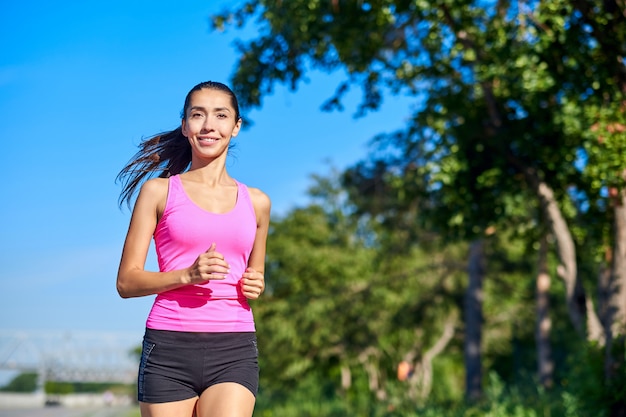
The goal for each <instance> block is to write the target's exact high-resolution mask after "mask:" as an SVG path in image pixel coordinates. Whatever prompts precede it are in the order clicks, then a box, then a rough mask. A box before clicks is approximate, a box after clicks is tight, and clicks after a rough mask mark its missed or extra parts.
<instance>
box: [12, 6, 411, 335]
mask: <svg viewBox="0 0 626 417" xmlns="http://www.w3.org/2000/svg"><path fill="white" fill-rule="evenodd" d="M232 4H236V2H233V1H224V0H220V1H211V0H204V1H198V0H190V1H185V2H172V1H143V0H142V1H128V0H127V1H120V0H111V1H107V2H95V1H92V0H86V1H83V2H75V1H69V0H60V1H55V2H48V1H41V0H35V1H31V2H17V1H11V2H8V1H7V2H3V5H2V12H1V13H0V140H1V143H2V152H0V164H1V166H2V170H3V172H4V175H3V181H2V182H3V187H2V204H1V205H0V214H1V216H2V220H3V227H2V229H3V230H2V239H0V261H1V265H2V269H0V274H1V275H0V279H1V280H2V284H1V285H2V300H3V301H2V303H0V320H1V321H0V329H8V330H24V331H38V330H62V331H72V330H76V331H83V330H89V331H92V330H95V331H107V332H109V331H110V332H116V331H120V332H137V333H138V334H141V333H142V332H143V326H144V322H145V318H146V315H147V313H148V310H149V308H150V305H151V302H152V297H144V298H137V299H129V300H122V299H121V298H119V297H118V295H117V293H116V291H115V277H116V272H117V266H118V262H119V256H120V252H121V248H122V244H123V240H124V237H125V233H126V229H127V227H128V221H129V218H130V211H129V210H128V209H126V208H125V207H124V208H123V209H120V208H119V207H118V205H117V201H118V196H119V192H120V186H119V185H118V184H116V183H115V176H116V175H117V173H118V172H119V170H120V169H121V168H122V166H123V165H124V164H125V163H126V162H127V161H128V160H129V159H130V158H131V156H132V155H133V154H134V153H135V151H136V150H137V144H138V143H139V141H140V140H141V138H142V137H146V136H149V135H151V134H153V133H157V132H160V131H163V130H169V129H171V128H173V127H175V126H177V125H178V123H179V119H178V116H179V113H180V110H181V107H182V103H183V99H184V96H185V94H186V93H187V91H188V90H189V89H190V88H191V87H192V86H193V85H195V84H196V83H198V82H200V81H205V80H217V81H222V82H226V83H228V80H229V78H230V75H231V74H232V73H233V71H234V68H235V59H236V51H235V49H234V46H233V40H234V39H235V38H236V37H240V38H243V39H246V38H250V37H253V36H254V32H253V28H248V29H246V30H245V31H242V32H238V31H236V30H235V29H232V30H228V31H227V32H225V33H215V32H210V28H209V24H208V16H210V15H211V14H212V13H214V12H217V11H220V10H222V8H223V7H224V6H225V5H232ZM340 76H341V74H335V75H327V74H320V73H314V74H312V76H311V77H310V79H311V81H310V82H308V83H306V84H302V85H301V87H300V88H299V89H298V91H297V92H295V93H291V92H289V91H287V90H286V89H284V88H277V89H276V91H275V93H274V94H273V95H272V96H271V97H268V98H267V99H266V100H265V102H264V105H263V108H262V109H260V110H255V111H253V112H252V113H250V114H245V113H244V118H245V117H246V116H249V117H251V118H252V119H253V120H254V126H252V127H251V128H250V129H247V130H244V131H242V133H240V135H239V136H238V137H237V138H236V143H237V148H236V151H235V153H234V154H233V155H232V156H231V157H230V162H229V164H228V170H229V172H230V174H231V175H232V176H234V177H235V178H237V179H239V180H240V181H242V182H244V183H247V184H248V185H250V186H254V187H258V188H261V189H262V190H263V191H265V192H266V193H267V194H268V195H269V196H270V198H271V199H272V201H273V209H274V210H273V211H274V213H275V214H284V213H286V212H288V210H290V209H291V208H293V207H295V206H298V205H304V204H306V202H307V200H306V194H305V193H306V189H307V188H308V186H309V185H310V184H311V183H310V179H309V178H310V175H311V174H313V173H318V174H325V173H327V172H328V171H329V164H332V165H333V166H335V167H338V168H344V167H346V166H348V165H350V164H352V163H353V162H356V161H357V160H359V159H361V158H362V157H364V156H365V155H366V151H367V144H368V142H369V140H370V139H371V138H372V137H373V136H374V135H375V134H377V133H381V132H391V131H393V130H396V129H398V128H400V127H401V126H402V122H403V119H404V117H406V116H407V115H408V114H409V109H408V108H407V106H408V104H407V103H408V101H407V100H406V99H402V98H392V97H390V98H388V99H387V100H386V103H385V105H384V106H383V108H382V109H381V111H379V112H377V113H374V114H371V115H369V116H367V117H366V118H361V119H353V117H352V114H353V112H354V110H355V104H356V101H357V100H358V98H359V93H358V91H356V92H355V94H354V95H352V96H349V101H348V103H347V104H348V105H347V110H346V111H345V112H334V113H324V112H321V111H320V106H321V104H322V103H323V101H324V99H326V98H328V97H330V96H331V95H332V93H333V91H334V88H335V86H336V85H337V83H338V80H339V79H340V78H339V77H340ZM147 267H148V268H151V269H153V268H154V267H155V262H154V257H152V256H151V258H150V259H149V260H148V264H147Z"/></svg>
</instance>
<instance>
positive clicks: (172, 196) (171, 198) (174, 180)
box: [165, 174, 183, 208]
mask: <svg viewBox="0 0 626 417" xmlns="http://www.w3.org/2000/svg"><path fill="white" fill-rule="evenodd" d="M181 191H183V185H182V182H181V181H180V176H179V175H178V174H176V175H172V176H171V177H169V178H168V189H167V199H166V201H165V207H166V208H167V207H168V206H170V205H171V204H172V203H174V202H176V201H177V200H178V198H180V195H181Z"/></svg>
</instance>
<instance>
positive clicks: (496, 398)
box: [0, 0, 626, 416]
mask: <svg viewBox="0 0 626 417" xmlns="http://www.w3.org/2000/svg"><path fill="white" fill-rule="evenodd" d="M5 3H6V2H5ZM0 23H1V24H0V48H1V49H0V50H1V51H2V54H0V91H1V93H0V115H1V116H0V117H1V118H2V123H1V124H0V137H2V140H3V143H4V144H5V145H4V146H5V151H4V152H2V153H1V154H0V162H1V163H2V166H3V167H4V168H5V170H6V171H5V172H6V175H5V181H4V184H5V186H4V187H3V190H4V195H5V197H4V198H3V201H4V204H2V206H1V209H0V210H2V211H1V212H0V213H2V215H3V218H4V219H5V226H4V227H3V232H2V236H3V239H2V241H1V243H0V245H2V247H0V254H1V255H0V256H1V257H2V265H3V270H2V273H1V274H2V275H1V278H0V279H2V289H3V295H4V297H3V302H2V303H0V320H1V322H0V386H4V388H3V390H4V391H5V393H6V395H7V397H1V396H0V400H2V401H0V402H2V404H0V408H3V407H4V408H11V407H13V408H16V407H17V408H19V407H21V408H24V407H27V406H30V405H29V404H30V403H28V401H29V400H25V399H23V398H21V397H16V396H15V394H16V393H18V392H20V393H29V392H31V391H32V392H35V393H37V395H38V396H37V399H36V401H37V404H44V403H48V404H56V405H59V404H60V405H66V406H67V405H68V404H69V400H68V398H69V395H73V394H78V393H89V394H90V395H93V396H94V397H93V398H92V399H91V401H92V402H95V403H96V404H97V406H99V407H106V406H109V405H111V404H113V403H114V402H115V404H116V405H120V406H123V407H125V410H126V408H128V410H129V412H130V413H133V412H136V410H135V408H134V405H133V402H132V398H133V395H134V394H133V393H132V390H133V389H134V388H133V386H132V385H133V383H132V379H133V378H134V376H133V375H134V374H133V372H135V371H134V369H135V368H136V361H137V347H138V346H139V344H140V342H141V336H142V333H143V326H144V322H145V318H146V316H147V313H148V310H149V308H150V305H151V302H152V298H151V297H145V298H141V299H130V300H122V299H120V298H119V297H118V296H117V293H116V291H115V277H116V271H117V263H118V262H119V255H120V253H121V248H122V244H123V239H124V235H125V232H126V228H127V226H128V221H129V218H130V209H129V208H128V207H126V206H121V207H120V206H119V205H118V197H119V193H120V185H119V184H116V182H115V177H116V175H117V173H118V172H119V170H120V169H121V168H122V167H123V165H124V164H125V163H126V162H127V161H128V160H129V159H130V158H131V157H132V155H133V154H134V153H135V152H136V150H137V145H138V144H139V143H140V141H141V139H142V138H145V137H148V136H150V135H152V134H155V133H158V132H161V131H163V130H169V129H172V128H173V127H175V126H177V125H178V123H180V119H179V115H180V111H181V108H182V105H183V100H184V96H185V95H186V93H187V91H188V90H189V89H190V88H191V87H192V86H193V85H195V84H197V83H198V82H201V81H205V80H216V81H222V82H226V83H227V84H229V85H231V86H232V87H233V89H234V90H235V92H236V93H237V95H238V98H239V100H240V104H241V105H242V110H243V115H244V124H245V125H246V129H245V130H244V131H243V132H242V133H241V134H240V135H239V136H238V137H237V139H236V147H235V149H234V150H233V151H232V153H231V155H230V162H229V166H228V169H229V172H230V174H231V175H232V176H234V177H235V178H237V179H238V180H240V181H242V182H244V183H246V184H248V185H250V186H253V187H258V188H260V189H262V190H263V191H265V192H266V193H267V194H268V195H269V196H270V198H271V199H272V202H273V218H272V226H271V232H270V237H269V241H268V254H267V271H266V280H267V291H266V293H265V294H264V297H263V298H262V299H260V300H258V301H257V302H254V303H253V309H254V311H255V316H256V320H257V330H258V337H259V346H260V351H261V359H260V360H261V366H262V374H261V391H260V394H259V399H258V403H257V413H258V414H259V415H271V416H283V415H284V416H293V415H310V416H331V415H333V416H336V415H370V416H409V415H416V414H418V413H421V414H424V415H432V416H462V415H493V416H500V415H503V416H504V415H512V414H513V413H515V415H520V416H536V415H571V416H574V415H580V416H586V415H589V416H622V415H626V405H625V403H624V398H626V388H624V387H625V386H626V365H625V362H626V354H625V346H624V343H625V334H626V209H625V203H626V191H625V186H624V185H625V181H626V179H625V177H626V173H625V172H626V171H625V169H626V117H625V116H624V106H625V103H626V101H625V98H624V94H625V93H626V61H625V57H626V55H625V54H626V6H625V5H624V4H623V2H620V1H618V0H615V1H605V2H568V1H560V0H558V1H530V2H502V1H491V2H490V1H487V2H461V1H456V0H450V1H445V2H437V3H436V4H435V3H432V4H431V3H430V2H426V1H398V0H397V1H390V0H389V1H386V0H384V1H383V0H381V1H341V0H321V1H308V0H307V1H304V0H291V1H277V2H267V1H235V2H233V1H202V2H201V1H195V0H194V1H191V2H187V3H185V4H174V3H171V2H164V1H157V2H146V1H134V2H119V1H116V0H114V1H112V2H108V3H107V4H100V3H96V2H92V1H86V2H82V3H81V4H76V3H75V2H74V3H73V2H67V1H61V2H55V3H54V4H51V3H50V4H49V3H47V2H42V1H35V2H30V3H19V4H18V3H11V4H9V3H7V4H4V3H3V4H2V13H0ZM147 267H148V268H151V269H156V265H155V261H154V258H153V257H152V258H151V259H149V262H148V265H147ZM114 371H115V372H114ZM105 394H106V395H105ZM9 395H12V397H9ZM76 398H81V397H74V399H73V401H74V404H76V402H80V401H82V400H80V399H76ZM113 399H115V401H114V400H113ZM9 403H10V404H9ZM11 404H12V405H11Z"/></svg>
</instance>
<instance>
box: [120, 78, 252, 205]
mask: <svg viewBox="0 0 626 417" xmlns="http://www.w3.org/2000/svg"><path fill="white" fill-rule="evenodd" d="M205 88H206V89H210V90H219V91H222V92H224V93H226V94H228V95H229V96H230V101H231V105H232V107H233V109H234V110H235V120H239V119H240V118H241V116H240V114H239V104H238V102H237V97H236V96H235V93H233V91H232V90H231V89H230V88H229V87H228V86H226V85H225V84H222V83H219V82H216V81H205V82H202V83H200V84H197V85H196V86H194V87H193V88H192V89H191V90H189V92H188V93H187V96H186V97H185V104H184V105H183V109H182V111H181V113H180V118H181V119H186V117H187V109H188V107H189V103H190V101H191V96H192V95H193V93H194V92H196V91H199V90H202V89H205ZM190 163H191V146H190V145H189V141H188V140H187V138H186V137H185V136H184V135H183V132H182V128H181V127H180V126H179V127H177V128H176V129H174V130H171V131H169V132H162V133H159V134H157V135H154V136H151V137H149V138H147V139H143V140H142V141H141V143H140V144H139V151H137V153H136V154H135V155H134V156H133V157H132V158H131V160H130V161H129V162H128V163H127V164H126V166H125V167H124V168H122V170H121V171H120V173H119V174H117V177H116V182H120V183H121V184H122V192H121V193H120V198H119V204H120V206H121V205H122V204H123V203H124V202H126V203H127V204H128V206H129V207H130V204H131V200H132V198H133V195H134V194H135V192H136V191H137V189H138V187H139V186H140V185H141V184H142V183H143V182H144V181H145V180H147V179H149V178H152V177H155V176H158V177H160V178H167V177H169V176H171V175H176V174H180V173H181V172H184V171H186V170H187V169H188V168H189V164H190Z"/></svg>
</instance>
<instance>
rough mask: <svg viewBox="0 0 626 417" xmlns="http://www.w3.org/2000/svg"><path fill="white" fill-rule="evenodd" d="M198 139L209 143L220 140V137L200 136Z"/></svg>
mask: <svg viewBox="0 0 626 417" xmlns="http://www.w3.org/2000/svg"><path fill="white" fill-rule="evenodd" d="M198 140H199V141H200V142H208V143H214V142H217V141H218V139H215V138H199V139H198Z"/></svg>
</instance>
